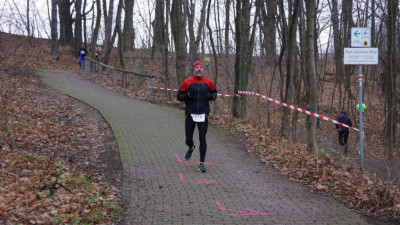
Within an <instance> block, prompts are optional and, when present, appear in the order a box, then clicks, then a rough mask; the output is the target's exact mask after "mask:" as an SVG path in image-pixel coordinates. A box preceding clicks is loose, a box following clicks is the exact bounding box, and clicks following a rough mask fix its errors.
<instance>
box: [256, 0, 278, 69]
mask: <svg viewBox="0 0 400 225" xmlns="http://www.w3.org/2000/svg"><path fill="white" fill-rule="evenodd" d="M264 4H266V8H267V10H265V6H264ZM276 6H277V4H276V3H275V1H274V0H266V1H265V2H264V1H262V6H261V15H262V21H263V25H262V26H260V27H261V30H262V31H263V34H264V40H263V44H262V45H263V49H264V50H263V51H265V53H266V60H265V63H266V65H268V66H275V59H276V57H277V56H276V41H275V40H276V26H275V22H276V14H277V7H276Z"/></svg>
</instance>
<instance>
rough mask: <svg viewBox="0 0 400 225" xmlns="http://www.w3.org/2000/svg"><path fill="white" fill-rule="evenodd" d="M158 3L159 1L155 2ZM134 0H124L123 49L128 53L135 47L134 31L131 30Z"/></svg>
mask: <svg viewBox="0 0 400 225" xmlns="http://www.w3.org/2000/svg"><path fill="white" fill-rule="evenodd" d="M157 2H159V1H157ZM134 5H135V1H134V0H125V18H124V31H123V32H124V33H123V38H124V48H125V49H126V50H128V52H130V51H131V50H133V49H134V47H135V31H134V29H133V7H134Z"/></svg>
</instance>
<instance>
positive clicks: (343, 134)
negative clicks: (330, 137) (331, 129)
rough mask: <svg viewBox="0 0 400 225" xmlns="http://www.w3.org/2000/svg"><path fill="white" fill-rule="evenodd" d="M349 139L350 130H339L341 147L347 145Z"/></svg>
mask: <svg viewBox="0 0 400 225" xmlns="http://www.w3.org/2000/svg"><path fill="white" fill-rule="evenodd" d="M348 138H349V131H348V130H342V129H341V130H339V143H340V144H341V145H344V144H347V139H348Z"/></svg>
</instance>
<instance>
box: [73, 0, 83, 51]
mask: <svg viewBox="0 0 400 225" xmlns="http://www.w3.org/2000/svg"><path fill="white" fill-rule="evenodd" d="M81 7H82V0H76V1H75V13H76V15H75V33H74V34H75V36H74V44H73V53H74V54H75V55H77V54H78V52H79V49H80V48H81V44H82V14H81Z"/></svg>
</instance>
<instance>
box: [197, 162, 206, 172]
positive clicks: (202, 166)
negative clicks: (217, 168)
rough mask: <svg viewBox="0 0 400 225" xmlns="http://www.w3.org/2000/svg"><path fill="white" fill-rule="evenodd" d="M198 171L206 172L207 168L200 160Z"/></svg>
mask: <svg viewBox="0 0 400 225" xmlns="http://www.w3.org/2000/svg"><path fill="white" fill-rule="evenodd" d="M199 171H200V172H202V173H205V172H207V169H206V167H205V166H204V163H203V162H201V163H200V164H199Z"/></svg>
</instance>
